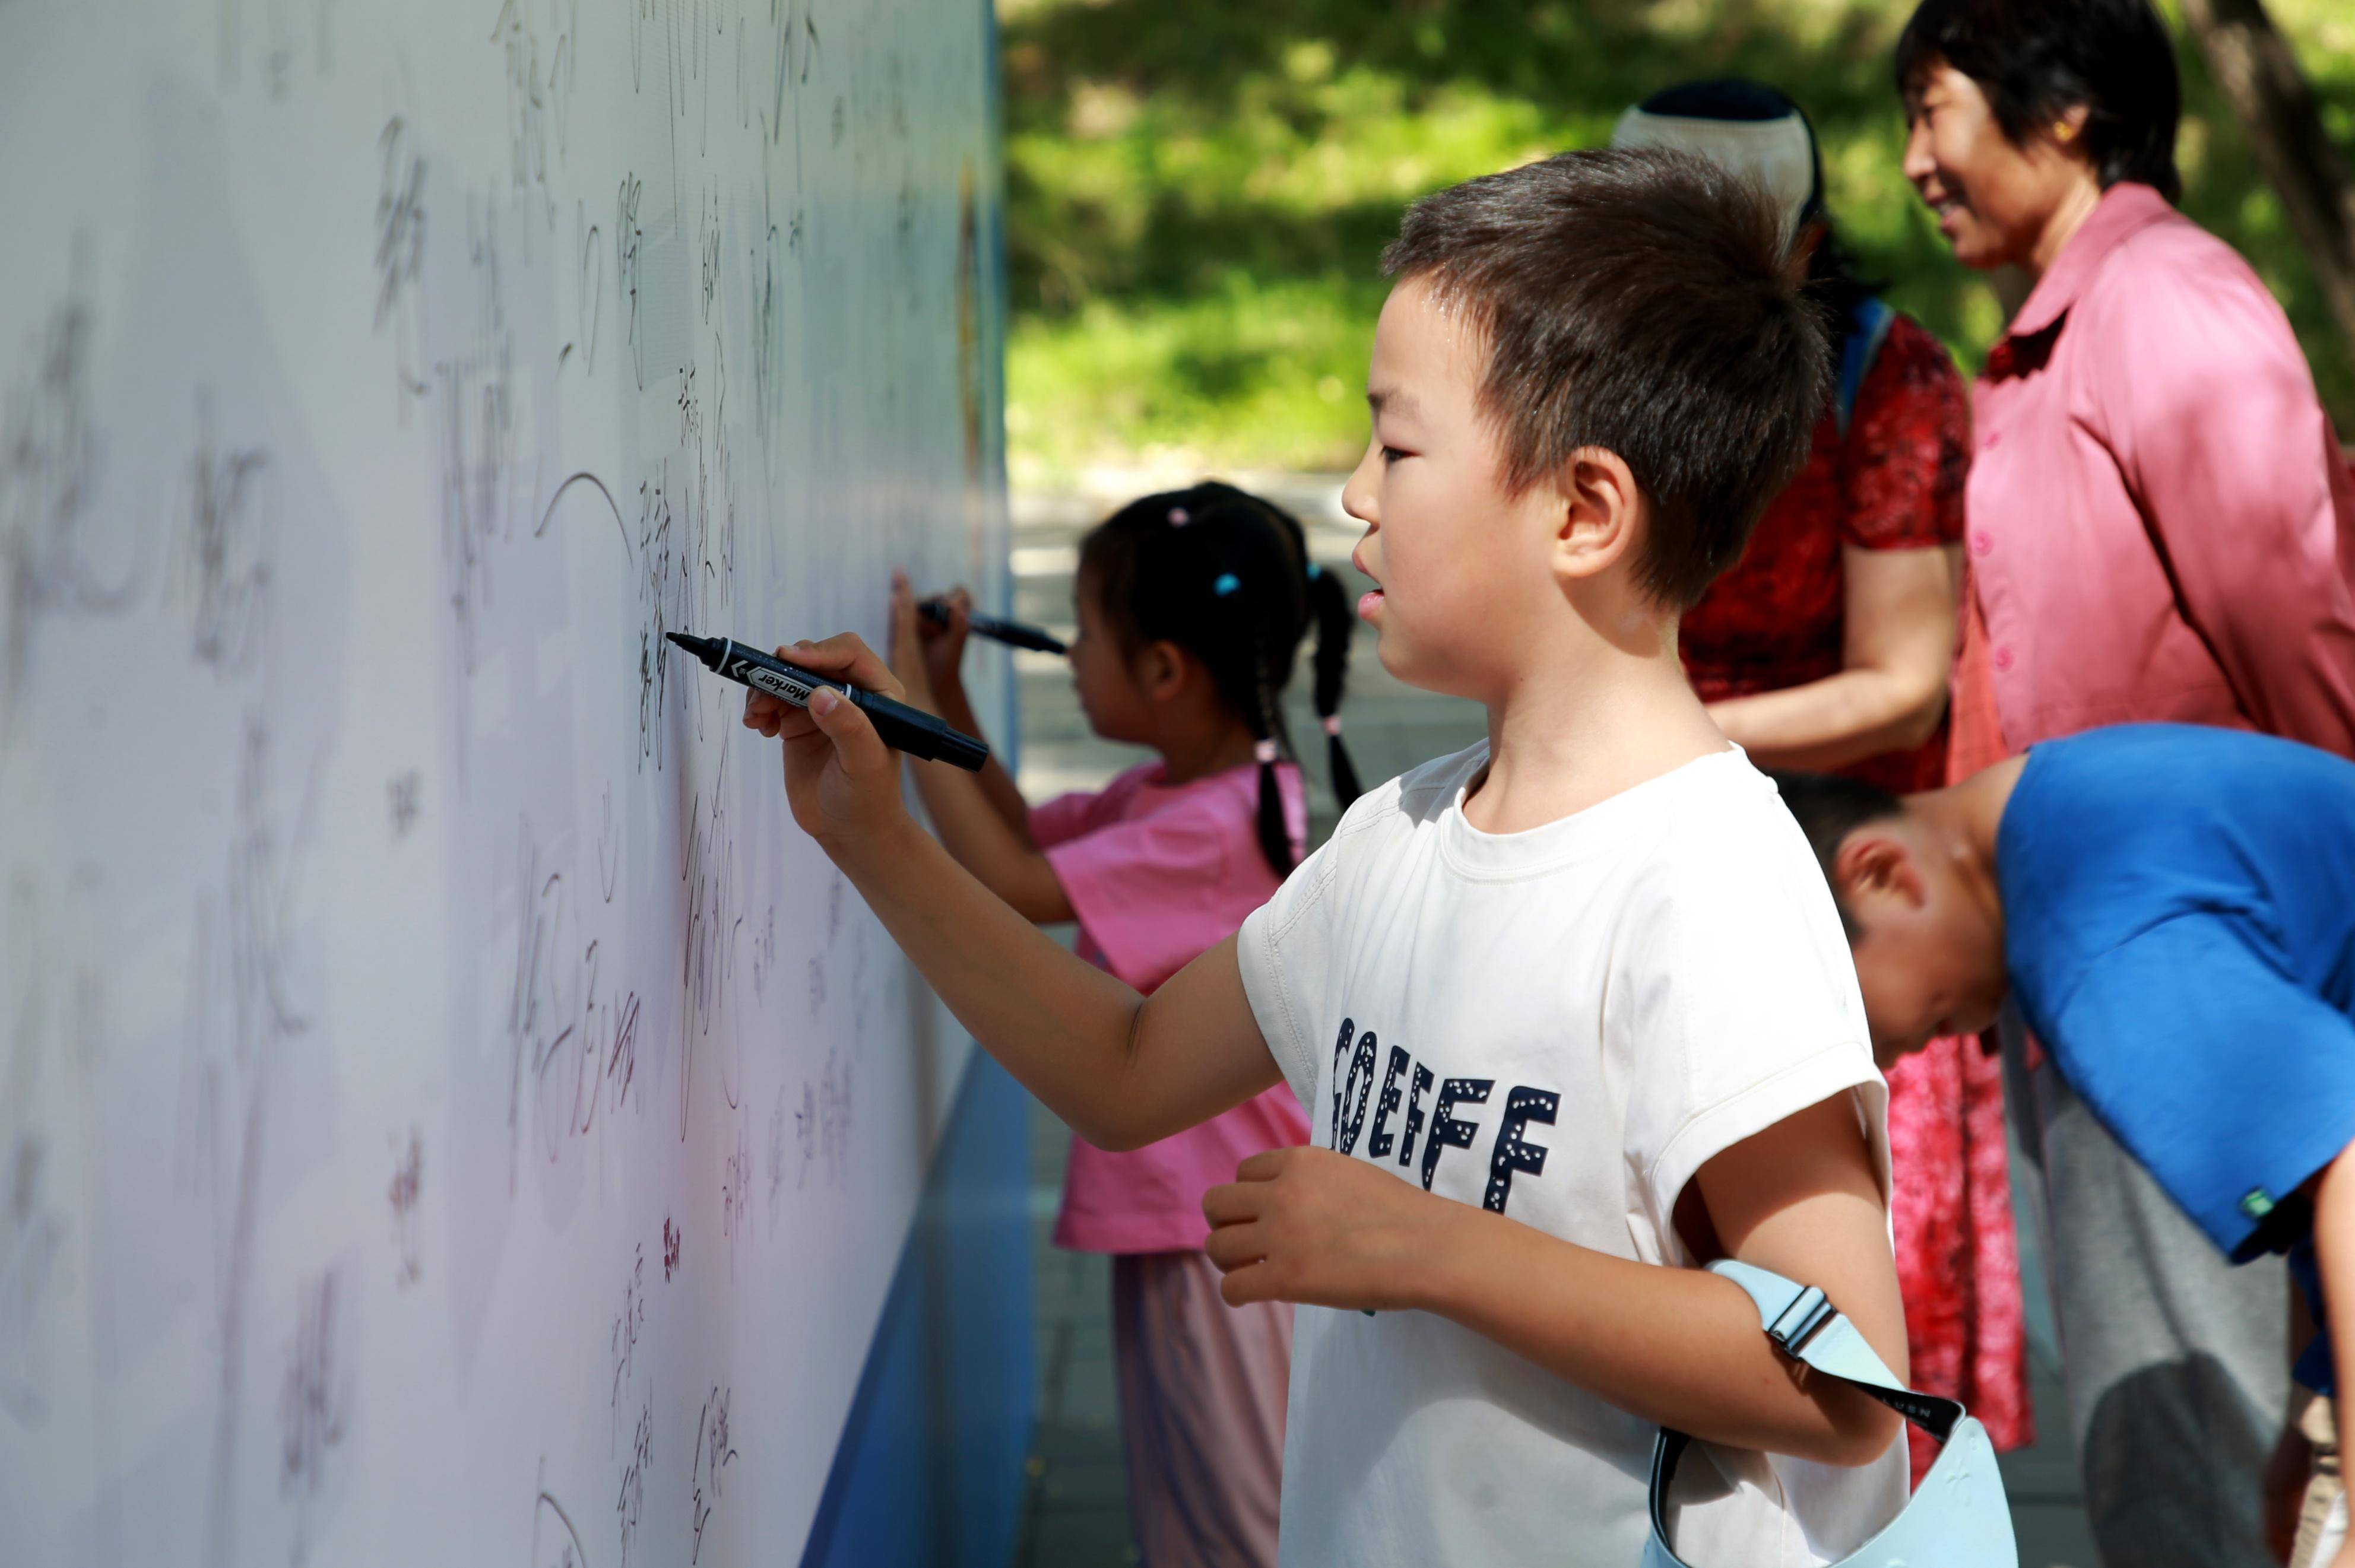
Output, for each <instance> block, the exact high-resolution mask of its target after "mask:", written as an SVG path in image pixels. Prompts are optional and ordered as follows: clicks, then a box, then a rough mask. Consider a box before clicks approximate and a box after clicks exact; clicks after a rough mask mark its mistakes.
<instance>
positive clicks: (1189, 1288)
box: [892, 483, 1358, 1568]
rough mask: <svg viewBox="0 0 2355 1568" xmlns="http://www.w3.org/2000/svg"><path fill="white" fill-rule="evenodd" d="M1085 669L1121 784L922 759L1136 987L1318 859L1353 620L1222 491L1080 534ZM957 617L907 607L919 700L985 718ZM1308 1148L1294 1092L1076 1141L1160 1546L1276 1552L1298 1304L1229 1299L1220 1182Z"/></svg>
mask: <svg viewBox="0 0 2355 1568" xmlns="http://www.w3.org/2000/svg"><path fill="white" fill-rule="evenodd" d="M1074 598H1075V599H1076V608H1077V611H1078V620H1079V636H1078V638H1077V640H1076V641H1074V642H1073V643H1072V644H1071V678H1072V683H1073V684H1074V685H1075V686H1076V687H1077V688H1078V691H1079V697H1080V705H1081V707H1082V709H1083V710H1084V711H1085V712H1086V714H1087V716H1088V723H1089V726H1090V727H1091V728H1092V729H1093V730H1094V731H1095V733H1096V734H1098V735H1101V736H1104V737H1105V738H1106V739H1108V740H1122V741H1129V742H1132V743H1134V744H1136V745H1139V746H1145V747H1151V748H1152V749H1153V750H1154V751H1156V752H1157V753H1158V754H1159V759H1158V760H1157V761H1153V762H1146V763H1141V764H1139V765H1138V766H1136V767H1135V768H1130V769H1129V770H1128V771H1126V772H1124V773H1123V774H1121V775H1120V776H1119V777H1118V778H1117V779H1114V780H1113V781H1112V782H1111V784H1109V785H1107V786H1106V787H1105V788H1104V789H1101V790H1098V791H1094V792H1092V793H1088V792H1082V793H1075V794H1068V795H1062V796H1059V797H1057V798H1056V799H1054V800H1050V801H1048V802H1046V803H1045V804H1044V805H1041V806H1039V807H1037V808H1036V809H1031V808H1028V807H1027V806H1026V805H1025V804H1024V802H1023V800H1022V798H1021V796H1020V795H1019V793H1018V792H1017V790H1016V789H1015V787H1014V783H1013V780H1012V779H1009V778H1008V777H1007V774H1006V772H1005V770H1004V769H1003V768H1000V767H999V766H998V765H997V763H996V760H995V759H993V760H992V761H991V762H990V763H989V764H988V766H987V768H986V769H985V770H984V771H983V772H982V773H981V774H979V775H977V776H976V775H974V774H968V773H964V772H960V771H958V770H956V769H954V768H947V767H943V766H937V765H933V764H927V763H915V764H911V767H913V768H915V771H916V777H917V784H918V787H919V789H921V790H922V794H923V797H924V803H925V806H926V808H927V809H928V810H930V811H931V813H932V821H933V825H934V827H935V829H936V831H937V832H939V834H940V836H941V840H942V842H943V843H944V844H945V845H946V846H947V848H948V850H949V852H950V853H952V854H954V856H955V857H956V858H957V860H958V861H959V862H960V863H963V864H964V867H965V868H966V869H967V870H969V871H971V872H972V873H973V874H975V876H976V877H978V878H979V879H980V880H981V881H982V882H983V883H984V884H986V885H987V886H988V887H989V888H990V889H991V891H993V892H995V893H996V894H997V895H999V896H1000V897H1002V898H1004V899H1005V900H1006V901H1007V903H1009V904H1011V905H1013V906H1014V907H1015V908H1016V909H1018V910H1019V911H1020V912H1021V913H1023V914H1024V915H1026V916H1028V917H1029V918H1031V919H1032V920H1035V921H1037V922H1039V924H1041V925H1050V924H1055V923H1059V922H1062V921H1067V920H1075V921H1077V922H1078V923H1079V927H1080V939H1079V950H1080V952H1081V954H1082V956H1083V957H1085V958H1087V959H1091V960H1092V961H1093V962H1094V963H1096V964H1097V965H1099V966H1101V967H1102V968H1103V969H1108V970H1110V971H1111V972H1112V973H1113V974H1114V975H1116V976H1118V977H1119V978H1120V979H1121V980H1124V981H1126V982H1127V983H1128V984H1130V985H1132V986H1134V987H1135V988H1136V989H1137V990H1138V991H1146V992H1150V991H1153V990H1154V989H1155V988H1156V987H1157V986H1159V985H1160V984H1161V982H1162V981H1164V980H1167V979H1168V978H1169V977H1170V976H1171V975H1173V974H1175V973H1177V970H1178V969H1182V968H1183V967H1185V965H1186V964H1187V963H1188V962H1189V961H1190V960H1192V959H1194V958H1195V957H1196V956H1198V955H1199V954H1200V953H1202V952H1203V951H1205V950H1206V949H1208V948H1211V947H1214V946H1216V945H1217V944H1218V943H1219V942H1220V940H1222V939H1223V938H1226V937H1228V936H1229V935H1231V933H1233V932H1234V931H1235V930H1236V929H1237V928H1238V927H1241V925H1242V922H1243V917H1244V916H1247V915H1249V914H1250V913H1251V912H1252V910H1254V909H1256V908H1258V907H1259V906H1261V905H1262V904H1264V903H1265V902H1267V900H1268V898H1269V897H1270V896H1271V895H1273V894H1274V892H1275V890H1276V887H1277V885H1279V884H1280V883H1281V882H1282V881H1283V879H1284V875H1285V874H1287V873H1289V872H1290V871H1291V869H1292V867H1293V865H1294V864H1295V862H1296V861H1297V860H1298V859H1299V856H1300V853H1301V851H1302V849H1303V847H1304V845H1305V839H1306V826H1307V811H1306V807H1305V800H1304V798H1303V794H1302V788H1301V781H1300V770H1299V768H1297V767H1296V766H1295V765H1294V764H1293V763H1292V762H1291V761H1290V760H1289V759H1288V758H1287V756H1286V753H1287V751H1288V750H1289V746H1288V741H1287V737H1286V736H1285V735H1284V720H1283V716H1282V711H1281V708H1280V707H1279V698H1280V695H1281V694H1282V692H1283V690H1284V686H1285V684H1286V683H1288V681H1289V679H1290V676H1291V673H1292V663H1293V655H1294V653H1295V650H1297V648H1298V647H1299V645H1300V641H1301V638H1302V635H1303V634H1304V633H1305V630H1307V627H1308V624H1309V622H1310V621H1311V620H1312V619H1313V620H1315V622H1316V628H1317V638H1316V712H1317V715H1318V716H1319V717H1320V718H1322V719H1323V720H1324V722H1325V729H1326V733H1327V736H1330V737H1331V738H1330V741H1329V747H1330V756H1331V759H1332V763H1333V778H1334V785H1335V793H1336V794H1337V796H1338V797H1339V799H1340V804H1341V806H1342V808H1343V809H1344V810H1346V809H1347V808H1348V804H1349V802H1350V801H1351V800H1354V799H1355V798H1356V796H1357V794H1358V784H1357V779H1356V776H1355V774H1354V772H1353V771H1352V769H1351V768H1350V766H1349V761H1348V754H1347V753H1346V752H1345V751H1344V750H1343V749H1342V747H1341V740H1340V723H1339V720H1338V719H1337V717H1336V716H1335V714H1336V710H1337V707H1338V705H1339V703H1340V698H1341V684H1342V675H1343V672H1344V670H1345V668H1346V665H1347V661H1348V639H1349V634H1350V632H1351V631H1352V630H1354V628H1355V626H1356V618H1355V616H1354V615H1353V613H1352V612H1351V609H1350V607H1349V605H1348V601H1347V599H1346V597H1345V595H1344V593H1343V591H1342V588H1341V587H1340V584H1339V583H1338V582H1337V580H1336V579H1334V578H1333V577H1331V576H1329V575H1327V574H1326V573H1324V572H1322V571H1320V570H1319V569H1318V568H1317V567H1316V566H1315V565H1314V564H1313V563H1311V562H1309V560H1308V558H1307V547H1306V541H1305V538H1304V536H1303V535H1302V533H1301V529H1300V524H1298V523H1297V522H1296V521H1295V520H1294V519H1293V518H1292V517H1291V516H1289V515H1287V514H1285V513H1284V512H1283V511H1281V510H1280V509H1278V508H1277V507H1274V506H1272V505H1270V504H1268V503H1266V502H1263V501H1262V500H1260V499H1259V498H1257V497H1255V496H1252V495H1249V494H1246V493H1243V492H1242V491H1240V490H1236V489H1234V488H1233V487H1232V486H1230V485H1224V484H1216V483H1212V484H1202V485H1197V486H1195V487H1194V488H1193V489H1191V490H1186V491H1178V492H1173V493H1167V494H1162V495H1150V496H1146V498H1145V499H1143V500H1141V501H1137V502H1133V503H1130V504H1129V505H1127V506H1125V507H1124V508H1122V509H1121V511H1119V512H1118V513H1116V514H1114V515H1113V517H1112V518H1111V519H1109V520H1108V521H1106V522H1105V523H1103V524H1101V525H1099V526H1098V527H1097V528H1096V529H1095V530H1094V531H1093V532H1092V533H1091V534H1090V535H1088V536H1087V538H1086V539H1085V540H1084V541H1083V542H1082V545H1081V548H1080V569H1079V576H1078V581H1077V583H1076V585H1075V593H1074ZM949 603H950V609H951V614H950V619H949V624H948V625H946V626H945V627H934V626H932V624H931V623H929V622H927V621H925V620H923V619H922V617H920V616H918V615H917V614H916V611H915V604H914V600H913V599H912V598H911V595H910V593H909V591H908V587H907V584H906V582H905V581H904V580H902V581H901V582H900V583H899V584H898V585H897V587H896V589H895V592H894V596H893V604H892V642H893V657H892V664H893V670H894V673H896V674H898V675H899V676H900V679H901V681H902V682H904V683H906V685H907V687H908V696H909V700H910V701H911V702H914V703H916V704H918V705H921V706H923V707H926V708H929V709H931V710H932V711H933V712H935V713H937V714H939V715H942V716H943V717H944V718H946V719H947V720H948V721H949V722H950V723H952V724H954V725H956V726H959V727H960V728H963V729H965V730H968V731H972V732H975V733H978V732H979V726H977V724H976V723H975V718H974V715H973V709H972V706H971V705H970V704H969V703H968V702H967V701H966V700H965V695H964V687H963V684H962V683H961V681H960V679H959V676H958V664H959V658H960V655H961V653H962V652H963V648H964V634H965V619H964V609H965V601H964V595H963V594H962V593H958V594H955V595H953V596H951V599H950V600H949ZM1307 1140H1308V1120H1307V1118H1306V1117H1305V1115H1304V1114H1303V1112H1302V1109H1301V1107H1300V1102H1299V1101H1298V1099H1297V1098H1295V1097H1294V1095H1293V1093H1292V1091H1291V1090H1290V1089H1288V1088H1286V1087H1284V1086H1282V1085H1278V1086H1276V1087H1274V1088H1272V1089H1269V1090H1267V1091H1266V1092H1265V1093H1263V1094H1262V1095H1260V1096H1259V1097H1256V1098H1254V1099H1252V1100H1248V1101H1246V1102H1244V1103H1243V1104H1242V1105H1240V1106H1238V1107H1235V1108H1234V1109H1232V1110H1231V1111H1228V1112H1226V1113H1225V1114H1223V1115H1221V1116H1219V1117H1216V1118H1212V1119H1211V1120H1209V1121H1208V1122H1206V1123H1204V1124H1202V1125H1201V1126H1199V1127H1197V1128H1192V1129H1191V1130H1189V1131H1187V1132H1182V1133H1180V1134H1178V1135H1177V1137H1175V1138H1170V1139H1164V1140H1163V1141H1161V1142H1159V1143H1156V1144H1152V1145H1149V1146H1148V1147H1146V1148H1144V1149H1140V1150H1135V1151H1133V1152H1128V1153H1119V1154H1114V1153H1107V1152H1106V1151H1104V1150H1100V1149H1096V1148H1093V1147H1092V1146H1091V1145H1089V1144H1088V1143H1086V1142H1084V1141H1083V1140H1082V1139H1077V1138H1074V1139H1072V1140H1071V1162H1070V1166H1069V1169H1068V1171H1067V1172H1066V1175H1065V1178H1064V1185H1063V1207H1062V1213H1061V1214H1060V1216H1059V1217H1058V1218H1057V1220H1056V1224H1055V1243H1056V1245H1059V1246H1063V1247H1069V1248H1071V1249H1074V1250H1076V1251H1082V1252H1103V1253H1110V1254H1111V1255H1113V1276H1112V1280H1113V1342H1114V1354H1115V1357H1116V1360H1117V1361H1118V1366H1119V1373H1120V1393H1121V1426H1122V1435H1123V1438H1124V1443H1125V1446H1126V1450H1127V1457H1128V1496H1129V1514H1130V1519H1131V1521H1132V1524H1133V1526H1134V1528H1135V1532H1136V1539H1137V1544H1138V1545H1139V1547H1140V1548H1142V1550H1143V1552H1144V1556H1145V1561H1146V1562H1147V1563H1153V1564H1156V1568H1171V1565H1177V1564H1192V1563H1220V1564H1224V1563H1241V1564H1267V1565H1268V1568H1273V1564H1274V1563H1275V1544H1276V1503H1277V1498H1278V1494H1279V1492H1280V1489H1281V1482H1282V1472H1283V1456H1284V1390H1285V1384H1286V1381H1287V1379H1288V1376H1289V1373H1290V1367H1291V1351H1292V1308H1290V1307H1289V1306H1286V1305H1283V1304H1279V1303H1265V1304H1258V1305H1253V1306H1249V1307H1242V1308H1232V1307H1229V1306H1227V1305H1226V1303H1225V1302H1224V1300H1222V1299H1221V1298H1220V1294H1219V1272H1218V1270H1217V1269H1216V1268H1214V1267H1213V1266H1211V1265H1210V1263H1209V1259H1208V1258H1207V1257H1206V1256H1205V1255H1204V1254H1203V1251H1202V1244H1203V1241H1204V1240H1205V1239H1206V1238H1207V1237H1208V1235H1209V1223H1208V1222H1207V1221H1206V1220H1205V1219H1204V1218H1203V1215H1202V1194H1203V1193H1204V1192H1206V1191H1207V1190H1209V1188H1211V1187H1213V1186H1217V1185H1219V1184H1220V1183H1221V1182H1225V1181H1231V1180H1232V1179H1233V1177H1234V1171H1235V1167H1236V1166H1237V1165H1238V1164H1240V1163H1241V1161H1242V1160H1245V1159H1246V1158H1248V1157H1249V1156H1251V1155H1253V1154H1256V1153H1258V1152H1260V1151H1261V1150H1266V1149H1270V1148H1274V1147H1277V1146H1279V1145H1284V1144H1300V1143H1305V1142H1306V1141H1307Z"/></svg>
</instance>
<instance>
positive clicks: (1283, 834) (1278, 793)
mask: <svg viewBox="0 0 2355 1568" xmlns="http://www.w3.org/2000/svg"><path fill="white" fill-rule="evenodd" d="M1254 641H1256V640H1254ZM1252 688H1253V691H1254V693H1255V694H1256V695H1257V697H1258V699H1259V704H1258V705H1259V712H1258V713H1257V715H1254V716H1253V718H1252V743H1253V744H1252V756H1253V757H1255V758H1258V759H1259V853H1262V854H1263V855H1265V856H1266V857H1267V863H1268V869H1269V870H1271V871H1273V872H1274V873H1275V874H1276V878H1277V880H1279V881H1281V880H1282V879H1283V878H1284V877H1287V876H1290V875H1291V874H1292V868H1293V866H1294V864H1295V861H1294V859H1293V853H1292V831H1291V829H1290V828H1289V827H1287V826H1286V825H1285V823H1284V789H1283V786H1282V784H1281V783H1280V782H1279V781H1278V779H1277V778H1276V772H1275V765H1276V763H1277V762H1278V761H1279V760H1280V759H1281V758H1283V756H1284V748H1283V747H1282V746H1280V745H1279V744H1278V743H1277V741H1276V738H1275V736H1276V729H1277V726H1278V724H1279V722H1280V721H1279V718H1278V715H1277V713H1276V707H1275V694H1274V693H1273V691H1271V690H1269V688H1268V683H1267V662H1266V660H1265V659H1263V658H1262V657H1261V656H1260V653H1259V651H1258V649H1257V648H1256V647H1254V648H1253V649H1252Z"/></svg>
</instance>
